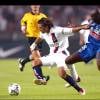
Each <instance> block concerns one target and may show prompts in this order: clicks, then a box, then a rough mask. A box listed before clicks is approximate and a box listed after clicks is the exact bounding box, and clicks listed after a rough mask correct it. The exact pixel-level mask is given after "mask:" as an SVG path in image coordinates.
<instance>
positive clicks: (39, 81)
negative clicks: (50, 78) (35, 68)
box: [34, 79, 47, 85]
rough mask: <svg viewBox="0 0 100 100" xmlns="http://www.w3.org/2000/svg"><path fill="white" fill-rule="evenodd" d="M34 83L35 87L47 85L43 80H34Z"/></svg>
mask: <svg viewBox="0 0 100 100" xmlns="http://www.w3.org/2000/svg"><path fill="white" fill-rule="evenodd" d="M34 83H35V84H36V85H46V84H47V81H46V80H44V79H36V80H34Z"/></svg>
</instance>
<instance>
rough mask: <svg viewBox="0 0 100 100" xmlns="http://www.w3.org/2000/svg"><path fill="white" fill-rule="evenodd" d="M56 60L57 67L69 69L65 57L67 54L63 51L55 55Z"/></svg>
mask: <svg viewBox="0 0 100 100" xmlns="http://www.w3.org/2000/svg"><path fill="white" fill-rule="evenodd" d="M55 57H56V58H55V62H56V65H57V67H58V68H59V67H64V69H68V68H67V66H66V64H65V59H66V57H67V55H64V54H63V53H59V54H56V55H55Z"/></svg>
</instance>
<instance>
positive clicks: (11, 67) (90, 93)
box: [0, 59, 100, 100]
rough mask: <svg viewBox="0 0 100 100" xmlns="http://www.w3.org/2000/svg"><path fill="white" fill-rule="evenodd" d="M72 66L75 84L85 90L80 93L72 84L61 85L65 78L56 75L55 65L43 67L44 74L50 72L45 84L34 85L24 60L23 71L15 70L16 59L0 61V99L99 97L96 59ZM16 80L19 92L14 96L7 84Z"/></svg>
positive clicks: (44, 99)
mask: <svg viewBox="0 0 100 100" xmlns="http://www.w3.org/2000/svg"><path fill="white" fill-rule="evenodd" d="M75 65H76V69H77V71H78V74H79V75H80V77H81V82H80V83H79V84H80V85H81V86H82V87H84V88H85V90H86V95H84V96H81V95H79V94H78V92H77V91H76V90H75V89H73V88H72V87H69V88H65V87H64V84H65V81H64V80H62V79H61V78H60V77H59V76H58V74H57V67H53V68H52V69H49V68H48V67H43V72H44V74H45V75H50V80H49V81H48V84H47V85H35V84H34V83H33V80H34V76H33V71H32V68H31V63H28V64H27V65H26V67H25V69H24V71H23V72H20V71H19V69H18V62H17V59H14V60H12V59H6V60H0V100H11V99H12V100H13V99H14V100H39V99H43V100H47V99H60V100H61V99H66V100H69V99H76V100H78V99H81V100H82V99H85V100H86V99H96V100H97V99H98V100H100V72H99V71H98V69H97V66H96V62H95V60H94V62H93V64H87V65H86V64H84V63H77V64H75ZM13 82H14V83H18V84H20V86H21V88H22V89H21V93H20V94H19V95H18V96H10V95H9V94H8V90H7V88H8V85H9V84H10V83H13Z"/></svg>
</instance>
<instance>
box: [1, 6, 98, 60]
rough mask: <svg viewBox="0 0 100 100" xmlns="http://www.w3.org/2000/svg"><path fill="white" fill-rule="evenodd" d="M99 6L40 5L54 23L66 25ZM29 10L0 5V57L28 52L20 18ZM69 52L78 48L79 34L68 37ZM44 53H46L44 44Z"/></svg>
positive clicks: (27, 8) (26, 53) (76, 22)
mask: <svg viewBox="0 0 100 100" xmlns="http://www.w3.org/2000/svg"><path fill="white" fill-rule="evenodd" d="M97 7H98V8H100V6H89V5H88V6H82V5H80V6H79V5H78V6H68V5H66V6H60V5H58V6H57V5H56V6H54V5H52V6H48V5H44V6H43V5H42V6H41V11H42V12H43V13H45V14H47V15H48V16H49V17H50V18H53V23H54V24H55V25H60V26H67V24H68V22H69V21H71V22H72V23H73V24H76V25H78V24H80V23H81V22H82V21H83V20H84V18H85V16H86V15H87V14H89V12H91V11H92V10H93V9H95V8H97ZM29 10H30V7H29V6H13V5H9V6H0V58H1V59H4V58H18V57H25V56H27V55H28V54H29V49H28V44H27V40H26V38H25V37H24V36H23V34H22V33H21V31H20V19H21V18H22V16H23V14H24V13H25V12H27V11H29ZM69 41H70V47H69V48H68V49H69V50H70V52H71V53H73V52H74V51H76V50H77V49H79V48H80V46H79V34H76V35H74V36H72V37H70V38H69ZM73 43H74V44H73ZM43 46H44V47H45V50H44V53H48V49H47V48H46V46H45V44H44V45H43Z"/></svg>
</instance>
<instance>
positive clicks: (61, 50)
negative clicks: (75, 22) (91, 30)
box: [31, 18, 88, 95]
mask: <svg viewBox="0 0 100 100" xmlns="http://www.w3.org/2000/svg"><path fill="white" fill-rule="evenodd" d="M38 27H39V29H40V30H41V32H42V33H41V37H40V38H38V40H37V41H36V42H34V43H33V44H32V45H31V50H34V49H35V47H36V45H38V44H39V43H40V41H42V40H43V39H45V40H46V42H47V43H48V44H49V46H50V53H49V54H48V55H47V56H43V57H40V58H37V59H35V60H33V61H32V65H33V67H39V65H42V66H43V65H51V66H52V65H54V64H56V65H57V67H58V74H59V76H60V77H61V78H62V79H64V80H65V81H66V82H68V83H69V84H70V85H71V86H72V87H74V88H75V89H76V90H77V91H78V93H80V94H81V95H85V90H84V89H83V88H81V87H80V86H79V85H78V84H77V82H76V81H75V80H74V79H73V78H72V77H71V76H70V75H68V74H67V72H66V71H65V68H66V67H67V66H68V65H67V66H66V65H65V58H66V56H67V57H68V56H69V52H68V50H67V48H66V47H68V39H67V38H66V37H68V36H71V35H73V33H75V32H78V31H79V30H81V29H87V28H88V26H87V25H81V26H79V27H75V28H68V27H59V26H54V25H53V23H52V22H51V21H50V20H49V19H48V18H42V19H41V20H39V21H38ZM70 67H72V65H70Z"/></svg>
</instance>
